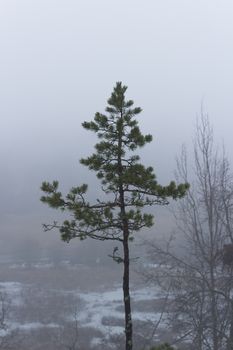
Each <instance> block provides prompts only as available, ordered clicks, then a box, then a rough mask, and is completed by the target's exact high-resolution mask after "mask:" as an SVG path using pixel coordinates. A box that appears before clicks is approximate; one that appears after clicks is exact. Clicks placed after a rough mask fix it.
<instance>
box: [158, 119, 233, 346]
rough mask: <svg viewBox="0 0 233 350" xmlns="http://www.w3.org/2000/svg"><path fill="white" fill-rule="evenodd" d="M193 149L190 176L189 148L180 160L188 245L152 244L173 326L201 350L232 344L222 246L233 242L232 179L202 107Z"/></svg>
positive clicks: (230, 272)
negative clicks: (166, 290) (178, 249)
mask: <svg viewBox="0 0 233 350" xmlns="http://www.w3.org/2000/svg"><path fill="white" fill-rule="evenodd" d="M193 154H194V162H193V167H192V172H191V176H190V174H189V164H188V157H187V152H186V150H185V148H183V150H182V154H181V156H180V158H179V159H178V160H177V179H179V180H181V179H182V181H185V182H189V183H190V184H191V186H190V189H189V190H188V194H187V196H186V197H184V198H183V199H182V200H181V201H180V202H179V203H178V208H177V210H176V212H175V218H176V224H177V228H178V232H179V234H180V235H182V241H183V247H184V249H183V252H182V253H181V255H180V256H177V254H176V253H174V251H172V249H171V245H170V244H169V245H168V246H167V248H166V249H162V248H159V247H158V246H156V245H154V247H153V254H154V256H155V257H156V259H157V261H158V262H159V263H160V264H159V268H157V271H156V275H157V278H159V280H160V282H161V283H163V287H165V286H166V284H167V285H169V288H171V290H172V294H173V298H172V313H171V315H173V316H175V319H173V327H174V329H175V331H176V332H178V333H180V336H182V335H185V334H187V335H188V337H189V339H192V344H193V348H195V349H198V350H205V349H211V350H221V349H227V350H232V349H233V299H232V296H231V293H232V288H233V278H232V277H233V264H232V262H233V254H232V260H231V259H230V261H229V263H228V264H227V265H226V264H225V265H224V264H223V260H224V259H223V258H224V246H225V247H226V244H227V245H228V246H229V245H231V244H232V243H233V182H232V176H231V173H230V167H229V163H228V161H227V159H226V157H225V153H224V152H222V153H221V154H219V151H218V150H217V148H216V147H215V145H214V139H213V130H212V128H211V127H210V124H209V120H208V116H206V115H204V113H202V116H201V118H200V119H199V121H198V122H197V126H196V134H195V139H194V153H193ZM225 250H226V248H225ZM232 253H233V251H232ZM229 256H230V257H231V253H229V254H228V258H229ZM225 257H226V256H225ZM153 273H154V271H153Z"/></svg>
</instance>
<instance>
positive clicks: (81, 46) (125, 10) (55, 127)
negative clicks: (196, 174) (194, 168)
mask: <svg viewBox="0 0 233 350" xmlns="http://www.w3.org/2000/svg"><path fill="white" fill-rule="evenodd" d="M232 16H233V2H232V1H231V0H228V1H227V0H221V1H217V0H195V1H194V0H146V1H143V2H142V1H139V0H118V1H112V0H98V1H95V0H83V1H79V0H75V1H74V0H73V1H71V0H66V1H65V0H63V1H61V0H39V1H38V0H15V1H13V0H0V50H1V51H0V52H1V54H0V81H1V84H0V125H1V129H0V130H1V138H0V157H1V183H0V191H1V206H0V209H1V226H0V232H1V234H2V235H4V233H5V232H7V233H12V232H13V231H17V233H20V234H21V233H29V232H32V231H34V232H36V233H37V234H39V233H40V231H41V227H40V223H41V222H43V221H45V219H44V217H46V218H48V217H49V216H51V214H52V213H51V212H49V213H48V209H47V208H42V205H41V204H40V202H39V199H38V198H39V197H40V191H39V186H40V183H41V181H42V180H45V179H53V178H57V179H59V180H61V181H63V182H64V183H65V185H67V186H68V184H70V185H73V184H74V183H81V182H83V181H84V180H85V179H86V177H87V173H86V172H87V169H85V168H83V169H82V168H81V167H80V166H79V164H78V159H79V158H80V157H81V156H84V155H88V154H89V153H90V152H91V151H92V145H93V144H94V142H95V139H94V137H93V136H91V135H89V134H88V133H87V132H86V131H85V130H82V128H81V127H80V124H81V122H82V121H83V120H90V119H91V118H92V117H93V116H94V113H95V112H96V111H100V112H101V111H103V110H104V108H105V105H106V99H107V98H108V97H109V95H110V93H111V91H112V87H113V85H114V84H115V82H116V81H123V83H125V84H126V85H128V87H129V89H128V96H129V98H132V99H133V100H134V101H135V104H136V105H139V106H141V107H142V108H143V114H142V115H141V117H140V118H141V127H142V129H143V131H145V132H150V133H152V134H153V136H154V141H153V143H152V144H151V145H150V146H148V148H147V149H145V151H144V153H143V154H144V157H145V159H146V161H147V162H150V163H151V165H153V166H154V167H155V169H158V170H156V171H157V173H158V175H159V179H160V181H162V182H163V181H167V180H168V179H170V178H172V174H173V170H174V167H175V161H174V159H175V156H176V154H177V153H178V152H179V148H180V145H181V144H182V143H183V142H189V139H190V138H191V137H192V132H193V126H194V123H195V118H196V115H197V113H198V112H199V111H200V106H201V101H202V100H204V104H205V108H206V110H207V111H208V112H209V114H210V118H211V122H212V123H213V125H214V129H215V134H216V136H217V137H218V138H219V140H220V141H221V140H223V139H224V141H225V144H226V149H227V151H228V154H229V158H230V160H231V159H232V156H233V152H232V129H233V122H232V116H233V102H232V100H233V99H232V91H233V67H232V65H233V63H232V62H233V21H232ZM88 176H90V175H88ZM89 179H91V176H90V177H89ZM33 226H34V227H33Z"/></svg>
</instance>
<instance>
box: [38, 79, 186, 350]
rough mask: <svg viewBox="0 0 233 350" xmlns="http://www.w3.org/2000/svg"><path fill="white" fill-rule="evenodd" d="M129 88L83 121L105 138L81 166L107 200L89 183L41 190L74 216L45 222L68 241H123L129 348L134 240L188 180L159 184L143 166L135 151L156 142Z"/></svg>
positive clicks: (121, 88)
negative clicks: (93, 196)
mask: <svg viewBox="0 0 233 350" xmlns="http://www.w3.org/2000/svg"><path fill="white" fill-rule="evenodd" d="M126 90H127V87H126V86H123V85H122V83H121V82H118V83H116V86H115V87H114V90H113V92H112V95H111V97H110V98H109V100H108V106H107V108H106V112H107V113H108V114H107V115H105V114H101V113H96V114H95V118H94V121H91V122H84V123H83V124H82V126H83V127H84V128H85V129H87V130H90V131H93V132H95V133H96V134H97V136H98V138H99V139H100V142H99V143H97V144H96V145H95V150H96V151H95V153H94V154H92V155H91V156H90V157H88V158H86V159H81V161H80V162H81V164H83V165H85V166H87V167H88V168H89V169H90V170H94V171H95V172H96V174H97V178H98V179H100V181H101V189H102V191H103V194H104V195H105V199H104V200H102V199H101V200H100V199H98V200H97V201H96V202H95V203H89V201H88V200H87V199H86V193H87V189H88V186H87V185H86V184H83V185H81V186H78V187H73V188H72V189H71V190H70V192H69V193H68V194H67V195H66V196H65V197H63V196H62V194H61V192H59V191H58V182H57V181H54V182H53V183H48V182H44V183H43V184H42V187H41V189H42V191H44V192H45V193H46V195H45V196H43V197H42V198H41V200H42V202H44V203H47V204H48V205H49V206H50V207H53V208H56V209H61V210H62V211H64V210H66V211H68V212H70V214H71V219H70V220H66V221H64V222H63V224H61V225H58V224H57V223H54V224H52V225H45V226H44V227H45V229H46V230H50V229H53V228H58V229H59V230H60V232H61V237H62V239H63V240H64V241H67V242H68V241H70V240H71V239H73V238H79V239H81V240H83V239H85V238H88V237H89V238H93V239H97V240H101V241H105V240H111V241H117V242H120V243H122V245H123V256H122V257H120V256H119V254H118V251H117V248H115V249H114V250H113V255H112V258H113V259H114V260H115V261H117V262H118V263H119V262H122V263H123V266H124V272H123V294H124V309H125V336H126V345H125V349H126V350H131V349H132V348H133V343H132V334H133V332H132V318H131V304H130V291H129V264H130V255H129V241H130V240H131V239H132V238H133V237H132V235H133V233H134V232H136V231H139V230H140V229H141V228H143V227H151V226H152V225H153V215H151V214H148V213H145V212H143V208H145V207H147V206H152V205H157V204H158V205H166V204H168V199H167V198H168V197H171V198H173V199H177V198H181V197H183V196H184V195H185V193H186V190H187V188H188V184H180V185H178V186H177V185H176V184H175V182H171V183H170V184H169V185H168V186H161V185H159V184H158V183H157V181H156V177H155V174H154V172H153V168H152V167H145V166H143V165H142V164H141V163H140V162H139V160H140V158H139V156H138V155H132V154H131V153H132V152H134V151H135V150H136V149H137V148H140V147H143V146H144V145H145V144H146V143H148V142H151V141H152V136H151V135H145V136H144V135H143V134H142V133H141V131H140V129H139V127H138V122H137V120H136V119H135V117H136V116H137V115H138V114H139V113H140V112H141V108H139V107H136V108H135V107H133V101H132V100H129V101H126V100H125V92H126Z"/></svg>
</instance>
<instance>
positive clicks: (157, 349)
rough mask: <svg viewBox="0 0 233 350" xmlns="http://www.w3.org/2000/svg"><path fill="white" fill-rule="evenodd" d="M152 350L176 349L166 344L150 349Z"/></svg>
mask: <svg viewBox="0 0 233 350" xmlns="http://www.w3.org/2000/svg"><path fill="white" fill-rule="evenodd" d="M150 350H175V348H173V347H172V346H171V345H169V344H168V343H164V344H160V345H157V346H153V347H152V348H150Z"/></svg>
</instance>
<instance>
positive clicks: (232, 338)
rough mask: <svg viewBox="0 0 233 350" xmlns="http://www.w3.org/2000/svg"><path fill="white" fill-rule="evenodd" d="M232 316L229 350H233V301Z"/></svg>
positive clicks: (232, 305)
mask: <svg viewBox="0 0 233 350" xmlns="http://www.w3.org/2000/svg"><path fill="white" fill-rule="evenodd" d="M230 307H231V316H230V334H229V338H228V341H227V350H233V299H231V301H230Z"/></svg>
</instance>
